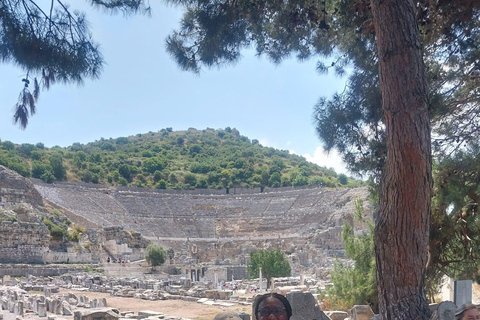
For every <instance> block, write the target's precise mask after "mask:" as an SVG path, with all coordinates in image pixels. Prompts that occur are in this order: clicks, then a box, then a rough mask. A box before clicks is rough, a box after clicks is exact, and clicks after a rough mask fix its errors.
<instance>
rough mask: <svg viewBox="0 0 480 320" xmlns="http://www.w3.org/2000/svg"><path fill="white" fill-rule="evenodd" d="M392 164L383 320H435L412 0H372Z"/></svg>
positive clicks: (380, 278)
mask: <svg viewBox="0 0 480 320" xmlns="http://www.w3.org/2000/svg"><path fill="white" fill-rule="evenodd" d="M371 6H372V12H373V18H374V24H375V32H376V37H377V50H378V59H379V79H380V87H381V92H382V99H383V101H382V107H383V113H384V119H385V126H386V131H387V160H386V163H385V167H384V172H383V176H382V181H381V191H380V212H379V217H378V220H377V224H376V227H375V255H376V259H377V282H378V286H379V287H378V289H379V294H378V295H379V296H378V301H379V310H380V316H381V319H408V320H412V319H428V318H429V315H430V311H429V309H428V302H427V300H426V298H425V292H424V279H425V265H426V263H427V245H428V233H429V222H430V197H431V188H432V172H431V171H432V168H431V167H432V164H431V148H430V124H429V117H428V103H427V89H426V82H425V74H424V64H423V59H422V52H421V45H420V41H419V35H418V26H417V23H416V19H415V7H414V4H413V2H412V0H371Z"/></svg>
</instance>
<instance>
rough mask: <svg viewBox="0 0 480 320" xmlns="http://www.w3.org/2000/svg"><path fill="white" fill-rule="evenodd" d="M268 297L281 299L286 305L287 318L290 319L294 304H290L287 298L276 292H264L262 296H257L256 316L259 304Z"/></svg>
mask: <svg viewBox="0 0 480 320" xmlns="http://www.w3.org/2000/svg"><path fill="white" fill-rule="evenodd" d="M267 298H276V299H278V300H280V302H281V303H283V305H284V306H285V311H286V312H287V316H288V317H287V319H290V317H291V316H292V306H291V305H290V302H288V300H287V298H285V297H284V296H282V295H281V294H278V293H275V292H272V293H265V294H262V295H261V296H256V297H255V307H254V311H255V317H257V314H258V306H259V305H260V303H261V302H262V301H263V300H265V299H267Z"/></svg>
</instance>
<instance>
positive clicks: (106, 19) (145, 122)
mask: <svg viewBox="0 0 480 320" xmlns="http://www.w3.org/2000/svg"><path fill="white" fill-rule="evenodd" d="M40 2H42V1H40ZM48 2H49V1H47V3H48ZM64 2H67V3H68V2H70V4H71V8H72V9H76V8H78V9H81V10H84V11H86V12H87V18H88V20H89V21H90V26H91V30H92V33H93V36H94V39H95V40H96V41H97V42H99V43H100V44H101V49H102V52H103V54H104V58H105V61H106V65H105V67H104V70H103V73H102V75H101V77H100V79H98V80H95V81H92V80H87V81H85V84H84V85H83V86H76V85H70V86H65V85H58V84H57V85H54V86H52V87H51V89H50V90H49V91H43V92H42V93H41V96H40V99H39V101H38V110H37V113H36V114H35V115H34V116H33V117H32V118H30V122H29V125H28V127H27V129H25V130H21V129H20V128H19V127H18V126H16V125H14V124H13V121H12V119H13V106H14V105H15V103H16V100H17V98H18V94H19V92H20V90H21V89H22V85H23V84H22V82H21V79H22V77H23V75H24V73H25V72H24V71H22V70H21V69H19V68H16V67H15V66H12V65H8V64H2V65H1V76H0V108H1V109H0V110H1V113H2V117H1V118H0V139H1V140H2V141H3V140H10V141H12V142H14V143H37V142H43V143H44V144H45V145H46V146H47V147H52V146H54V145H59V146H61V147H66V146H69V145H71V144H72V143H74V142H80V143H88V142H92V141H95V140H99V139H100V138H117V137H121V136H130V135H134V134H137V133H146V132H149V131H152V132H156V131H158V130H160V129H162V128H167V127H172V128H173V129H174V130H185V129H188V128H190V127H192V128H196V129H200V130H201V129H205V128H207V127H209V128H214V129H219V128H225V127H232V128H234V127H235V128H237V129H238V130H239V131H240V133H241V134H242V135H244V136H247V137H249V138H250V139H258V140H259V141H260V143H261V144H262V145H264V146H271V147H275V148H279V149H284V150H291V151H292V152H295V153H296V154H299V155H303V156H305V157H306V158H307V159H308V160H309V161H312V162H315V163H317V164H319V165H321V166H327V167H333V168H334V169H335V170H336V171H337V172H346V171H345V169H344V168H343V166H342V164H341V160H340V158H339V157H338V156H336V154H335V152H333V153H331V154H330V155H329V156H327V155H326V154H325V153H324V152H323V151H322V148H321V142H320V141H319V139H318V138H317V136H316V134H315V129H314V125H313V118H312V114H313V107H314V105H315V103H316V102H317V100H318V99H319V98H320V97H322V96H331V95H332V94H333V93H334V92H336V91H342V90H343V88H344V86H345V78H338V77H336V76H334V75H328V76H327V75H320V74H318V73H317V72H316V70H315V66H316V62H317V60H318V59H319V58H314V59H311V60H308V61H303V62H298V61H297V60H296V59H294V58H292V59H287V60H285V61H284V62H282V63H281V64H280V65H274V64H272V63H271V62H270V61H268V59H267V58H266V57H260V58H259V57H256V56H255V54H254V52H253V51H248V50H247V51H245V52H243V58H242V59H241V61H240V62H239V63H237V64H235V65H228V66H225V67H222V68H214V69H204V70H202V72H201V74H200V75H195V74H193V73H189V72H185V71H182V70H180V68H179V67H178V66H177V65H176V63H175V61H173V59H172V58H171V57H170V56H169V55H168V53H167V52H166V50H165V38H166V36H167V35H168V34H169V33H170V32H171V31H172V30H173V29H176V28H177V26H178V22H179V20H180V17H181V11H180V10H179V9H176V8H173V7H166V6H164V5H161V4H159V2H158V1H151V4H152V9H153V12H152V16H151V17H147V16H142V15H139V16H130V17H128V18H125V17H123V16H122V15H114V16H112V15H108V14H104V13H102V12H99V11H97V10H93V9H92V8H91V7H89V6H88V5H87V4H86V2H83V1H79V0H75V1H72V0H70V1H68V0H66V1H64Z"/></svg>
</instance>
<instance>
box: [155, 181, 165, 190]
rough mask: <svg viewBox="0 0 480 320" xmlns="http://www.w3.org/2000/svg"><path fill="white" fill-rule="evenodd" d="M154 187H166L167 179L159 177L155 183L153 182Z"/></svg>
mask: <svg viewBox="0 0 480 320" xmlns="http://www.w3.org/2000/svg"><path fill="white" fill-rule="evenodd" d="M155 188H157V189H167V181H165V180H163V179H160V180H158V182H157V184H155Z"/></svg>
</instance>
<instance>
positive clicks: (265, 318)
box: [254, 293, 292, 320]
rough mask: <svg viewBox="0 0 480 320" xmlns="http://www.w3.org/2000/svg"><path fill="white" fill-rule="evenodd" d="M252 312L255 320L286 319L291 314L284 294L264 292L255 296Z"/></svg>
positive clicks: (290, 308)
mask: <svg viewBox="0 0 480 320" xmlns="http://www.w3.org/2000/svg"><path fill="white" fill-rule="evenodd" d="M254 312H255V316H256V317H257V320H288V319H290V317H291V316H292V307H291V306H290V303H289V302H288V300H287V298H285V297H284V296H282V295H280V294H278V293H266V294H263V295H261V296H258V297H256V299H255V307H254Z"/></svg>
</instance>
